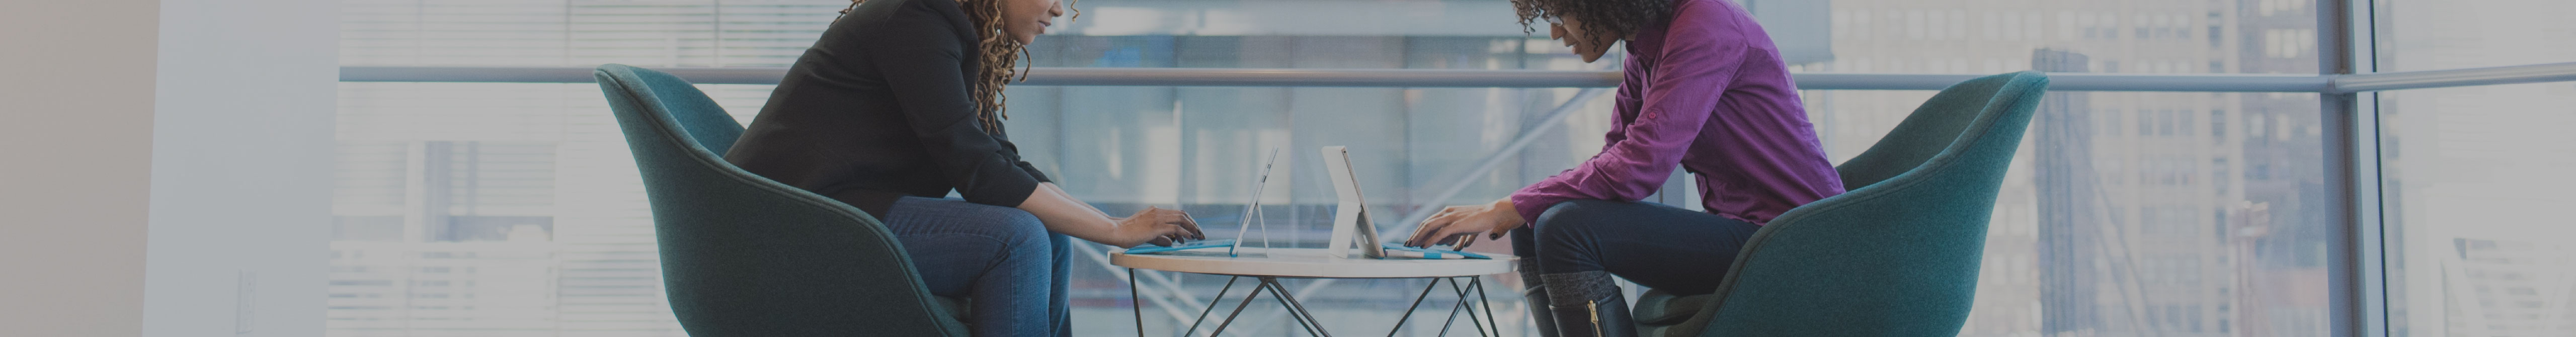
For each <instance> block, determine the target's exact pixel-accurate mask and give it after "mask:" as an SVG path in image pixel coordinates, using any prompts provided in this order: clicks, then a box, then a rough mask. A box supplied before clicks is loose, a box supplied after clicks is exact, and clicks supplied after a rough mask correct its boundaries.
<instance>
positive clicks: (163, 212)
mask: <svg viewBox="0 0 2576 337" xmlns="http://www.w3.org/2000/svg"><path fill="white" fill-rule="evenodd" d="M160 13H161V14H160V16H161V34H160V35H161V37H160V55H161V57H160V60H159V64H160V66H159V74H158V76H157V79H158V86H156V88H157V90H155V91H154V92H155V94H154V97H153V98H154V99H153V101H154V102H155V108H154V109H153V111H154V114H153V116H152V119H153V129H152V156H151V158H152V197H151V205H152V206H151V213H150V214H151V220H150V221H151V226H150V233H149V237H150V242H151V243H150V247H149V251H148V254H147V256H146V257H147V259H146V262H145V264H144V265H145V267H146V268H145V270H146V272H145V282H144V293H145V295H146V298H145V299H144V304H145V307H144V311H143V314H144V315H143V320H144V326H143V335H144V336H321V335H322V309H323V306H322V297H323V287H324V286H325V284H324V283H325V281H326V280H325V277H324V274H323V273H324V269H325V268H326V266H327V263H328V258H329V256H327V254H328V253H329V246H328V245H329V241H328V240H329V239H330V237H329V235H330V233H331V229H330V227H329V225H330V221H331V218H330V214H331V209H330V207H331V172H332V170H331V165H332V164H331V154H332V137H331V131H332V115H333V114H332V111H333V109H335V108H337V103H336V102H337V98H338V82H339V76H340V69H339V58H338V55H339V50H338V46H339V37H340V32H339V29H340V22H339V1H335V0H161V11H160ZM245 275H247V276H248V279H247V280H245V279H244V278H245ZM245 283H247V286H248V287H250V288H249V289H247V290H248V291H244V290H243V289H242V288H241V287H244V286H245ZM242 294H248V295H249V297H241V298H237V297H236V296H239V295H242Z"/></svg>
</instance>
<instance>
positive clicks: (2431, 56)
mask: <svg viewBox="0 0 2576 337" xmlns="http://www.w3.org/2000/svg"><path fill="white" fill-rule="evenodd" d="M2375 3H2377V5H2378V7H2379V10H2378V11H2377V13H2379V14H2378V15H2379V16H2380V18H2379V20H2378V23H2377V24H2378V27H2379V32H2378V34H2377V36H2378V38H2379V59H2380V61H2381V63H2380V71H2414V70H2442V69H2458V68H2476V67H2497V66H2512V65H2525V64H2539V63H2556V62H2576V44H2571V43H2565V42H2564V41H2576V26H2569V25H2564V24H2556V23H2558V22H2560V21H2563V20H2566V19H2567V18H2569V17H2576V2H2569V1H2563V0H2377V1H2375Z"/></svg>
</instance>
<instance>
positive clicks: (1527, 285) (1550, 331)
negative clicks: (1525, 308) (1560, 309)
mask: <svg viewBox="0 0 2576 337" xmlns="http://www.w3.org/2000/svg"><path fill="white" fill-rule="evenodd" d="M1520 264H1521V269H1520V273H1521V288H1522V289H1521V298H1522V299H1523V300H1525V301H1527V302H1529V310H1530V311H1529V312H1530V322H1531V323H1537V324H1538V335H1539V337H1557V335H1556V316H1555V315H1553V314H1549V313H1548V311H1547V309H1548V307H1547V303H1548V298H1547V282H1546V281H1541V280H1540V277H1539V276H1538V275H1539V272H1538V259H1532V258H1527V257H1523V258H1521V261H1520Z"/></svg>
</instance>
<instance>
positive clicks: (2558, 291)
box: [2380, 83, 2576, 336]
mask: <svg viewBox="0 0 2576 337" xmlns="http://www.w3.org/2000/svg"><path fill="white" fill-rule="evenodd" d="M2380 97H2381V102H2382V104H2381V106H2383V107H2384V109H2383V110H2382V113H2383V114H2382V115H2381V117H2380V118H2381V124H2380V125H2381V128H2382V129H2381V132H2382V136H2381V146H2382V147H2381V153H2380V158H2381V160H2383V161H2384V162H2383V165H2382V167H2383V170H2384V171H2383V173H2384V174H2385V176H2386V177H2387V180H2386V181H2385V182H2384V183H2385V184H2386V185H2385V186H2386V192H2385V194H2384V195H2385V198H2386V200H2385V201H2384V202H2383V204H2384V205H2385V206H2384V207H2385V209H2384V212H2385V214H2386V217H2387V223H2388V227H2387V234H2388V242H2387V247H2388V254H2387V255H2388V256H2389V260H2388V266H2389V268H2388V290H2389V294H2388V306H2389V322H2390V325H2392V329H2391V330H2392V333H2391V334H2390V335H2391V336H2567V335H2576V310H2569V308H2570V307H2576V231H2571V230H2570V229H2571V228H2570V227H2569V226H2567V223H2568V222H2567V221H2564V220H2558V219H2563V218H2565V217H2566V215H2565V214H2564V213H2561V212H2557V210H2560V209H2562V208H2563V207H2567V205H2576V196H2570V195H2568V194H2567V193H2564V192H2563V191H2567V190H2570V189H2576V178H2569V176H2568V174H2567V173H2566V172H2567V171H2568V170H2567V168H2568V167H2571V166H2576V134H2570V133H2568V132H2566V131H2565V130H2564V129H2565V128H2564V126H2566V125H2571V123H2576V84H2570V83H2543V84H2520V85H2503V86H2484V87H2467V88H2448V89H2424V90H2406V91H2395V92H2387V93H2382V94H2380Z"/></svg>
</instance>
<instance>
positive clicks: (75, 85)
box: [0, 1, 160, 336]
mask: <svg viewBox="0 0 2576 337" xmlns="http://www.w3.org/2000/svg"><path fill="white" fill-rule="evenodd" d="M159 8H160V7H159V2H157V1H0V329H6V330H5V332H0V334H6V335H11V336H134V335H137V334H138V333H140V332H141V331H142V325H141V322H142V319H143V251H144V249H143V247H144V228H145V227H144V225H145V217H144V216H145V214H146V213H145V210H146V207H148V204H147V203H146V198H145V195H146V194H147V193H149V192H148V191H149V190H150V189H149V188H150V187H149V186H150V185H149V184H148V183H149V178H151V174H150V172H151V171H150V169H151V165H150V159H151V155H152V153H151V147H152V106H153V105H152V92H153V71H152V70H153V67H154V61H153V60H154V59H156V58H157V57H158V56H159V54H156V53H155V50H156V47H155V39H154V37H155V36H157V35H158V34H159V27H158V25H157V23H158V20H159V19H160V17H159V16H158V15H156V14H155V13H159Z"/></svg>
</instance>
